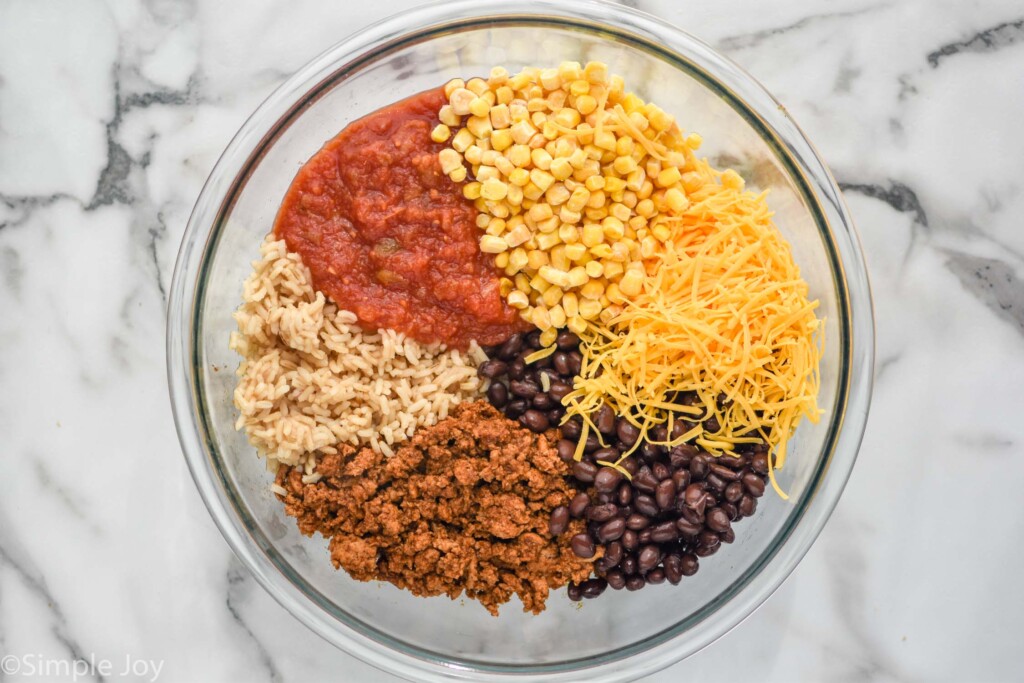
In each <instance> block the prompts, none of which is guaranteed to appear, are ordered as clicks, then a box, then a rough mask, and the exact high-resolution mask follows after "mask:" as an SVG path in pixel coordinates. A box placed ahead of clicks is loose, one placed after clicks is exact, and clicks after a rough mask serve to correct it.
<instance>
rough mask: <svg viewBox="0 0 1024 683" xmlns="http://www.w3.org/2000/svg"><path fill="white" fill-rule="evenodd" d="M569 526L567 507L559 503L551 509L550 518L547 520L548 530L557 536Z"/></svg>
mask: <svg viewBox="0 0 1024 683" xmlns="http://www.w3.org/2000/svg"><path fill="white" fill-rule="evenodd" d="M568 526H569V508H568V507H566V506H565V505H559V506H558V507H556V508H555V509H554V510H552V511H551V520H550V521H549V522H548V531H550V532H551V535H552V536H559V535H561V534H562V533H564V532H565V529H566V527H568Z"/></svg>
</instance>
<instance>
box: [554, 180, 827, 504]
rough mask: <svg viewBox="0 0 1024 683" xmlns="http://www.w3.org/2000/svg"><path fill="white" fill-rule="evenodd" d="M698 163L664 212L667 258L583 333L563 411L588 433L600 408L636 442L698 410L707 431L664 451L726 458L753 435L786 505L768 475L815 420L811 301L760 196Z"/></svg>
mask: <svg viewBox="0 0 1024 683" xmlns="http://www.w3.org/2000/svg"><path fill="white" fill-rule="evenodd" d="M696 165H697V172H698V173H699V174H700V176H701V178H702V179H703V182H702V184H701V185H700V186H699V187H694V188H692V189H691V190H690V191H689V192H688V193H687V197H688V199H689V200H690V204H689V206H688V207H687V208H686V209H685V210H684V211H682V212H681V213H680V214H679V215H678V216H675V217H673V219H674V220H673V239H672V240H670V241H669V243H668V244H667V245H666V249H665V251H664V252H663V253H660V254H658V255H657V256H656V257H655V258H653V259H651V260H650V261H649V262H648V267H647V272H648V276H647V277H646V278H645V280H644V287H643V291H642V293H641V294H639V295H638V296H636V297H635V298H633V299H632V300H629V301H626V302H625V303H624V304H623V308H622V310H621V312H620V313H618V314H617V315H616V316H614V317H613V318H611V319H610V320H608V321H607V322H600V321H595V322H592V323H591V324H590V325H589V326H588V330H587V333H586V334H584V335H583V344H582V346H581V350H582V351H583V357H584V366H583V370H582V373H581V376H580V378H579V379H577V381H576V384H575V388H574V391H573V392H572V393H570V394H569V395H568V396H567V397H566V404H567V405H568V414H569V415H580V416H582V418H583V420H584V423H583V429H584V430H585V432H589V431H591V430H593V431H595V432H596V430H594V425H593V422H592V421H591V419H590V414H591V413H593V412H594V411H596V410H597V409H598V408H600V407H601V405H602V403H608V404H609V405H611V407H612V408H613V409H614V410H615V412H616V413H617V414H620V415H623V416H625V417H626V419H628V420H630V421H631V422H632V423H633V424H634V425H635V426H637V427H638V428H639V429H640V430H641V438H640V439H639V440H638V442H637V443H640V442H641V441H643V440H644V439H646V438H648V436H647V432H648V430H650V429H653V428H654V427H655V426H657V425H660V424H666V425H668V423H669V420H670V419H672V417H673V416H672V415H671V413H670V412H669V411H670V410H671V411H675V412H676V413H681V414H683V415H687V414H694V413H696V414H698V417H694V418H688V419H692V421H694V422H696V421H698V420H699V419H709V418H711V417H714V418H716V419H717V422H718V425H719V428H718V429H717V431H715V432H713V433H709V432H707V431H705V430H704V429H702V428H701V426H700V425H698V426H697V427H696V428H694V429H692V430H690V431H689V432H688V433H687V434H684V435H683V436H682V437H680V438H678V439H676V440H675V441H674V442H670V445H674V444H675V443H681V442H683V441H689V440H690V439H694V443H696V444H697V445H698V446H700V447H701V448H703V449H705V450H706V451H708V452H709V453H711V454H713V455H722V454H734V453H735V449H736V447H737V446H738V445H740V444H744V443H751V442H756V441H758V437H760V438H761V439H764V441H765V443H767V444H768V446H769V448H770V452H771V453H772V457H770V458H769V465H770V470H769V474H770V478H771V482H772V485H773V486H774V487H775V489H776V490H777V491H778V492H779V494H780V495H782V496H783V497H784V498H785V497H786V496H785V493H784V492H783V491H782V490H781V489H780V488H779V486H778V484H777V482H776V480H775V475H774V470H775V469H776V468H779V467H782V465H783V464H784V462H785V459H786V440H787V439H788V438H789V436H790V435H791V434H792V433H793V430H794V429H795V428H796V426H797V423H798V422H799V421H800V420H801V418H803V417H806V418H807V419H809V420H811V421H812V422H816V421H817V420H818V417H819V413H820V411H819V409H818V406H817V394H818V384H819V375H818V363H819V359H820V356H821V350H822V343H823V337H822V333H823V327H822V325H821V321H820V320H818V318H817V317H816V316H815V309H816V308H817V306H818V302H817V301H810V300H809V299H808V288H807V283H806V282H805V281H804V280H803V279H802V278H801V277H800V271H799V269H798V267H797V266H796V264H795V263H794V261H793V258H792V255H791V253H790V248H789V245H788V244H787V243H786V241H785V239H784V238H783V237H782V235H781V234H780V233H779V232H778V230H777V229H776V227H775V226H774V224H773V223H772V221H771V212H770V211H769V209H768V206H767V204H766V202H765V198H764V195H763V194H761V195H755V194H754V193H752V192H748V191H744V190H743V189H742V180H741V179H739V177H738V176H736V174H735V173H734V172H732V171H726V172H725V173H722V172H719V171H716V170H715V169H713V168H711V167H710V165H709V164H708V163H707V162H706V161H704V160H698V161H697V162H696ZM728 174H731V176H730V175H728ZM732 176H735V177H732ZM676 392H696V394H697V396H698V397H699V405H698V406H683V405H676V404H674V403H673V402H672V398H673V397H674V396H675V395H676ZM669 426H671V425H669ZM585 436H586V435H585V434H584V437H583V438H581V439H580V442H581V443H582V442H583V440H584V439H585Z"/></svg>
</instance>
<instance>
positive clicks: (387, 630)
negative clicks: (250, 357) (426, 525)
mask: <svg viewBox="0 0 1024 683" xmlns="http://www.w3.org/2000/svg"><path fill="white" fill-rule="evenodd" d="M563 60H577V61H580V62H586V61H587V60H602V61H605V62H607V63H608V64H609V65H610V67H611V70H612V72H613V73H618V74H621V75H622V76H623V77H625V79H626V84H627V87H628V89H630V90H633V91H635V92H637V93H638V94H639V95H640V96H641V97H643V98H645V99H650V100H653V101H654V102H656V103H658V104H659V105H661V106H662V107H663V108H665V109H666V110H667V111H669V112H671V113H674V114H675V115H676V117H677V120H678V121H680V123H681V124H682V125H683V126H685V128H686V129H687V130H693V131H697V132H699V133H701V134H702V135H703V136H704V140H705V146H704V148H703V149H704V151H705V153H707V154H708V156H709V157H710V158H711V159H712V160H714V161H715V162H716V163H717V164H719V165H722V166H731V167H733V168H736V169H738V170H739V171H740V172H741V173H742V175H743V176H744V177H745V178H746V179H747V182H748V185H749V186H750V187H753V188H756V189H767V190H770V194H769V203H770V205H771V208H772V209H773V210H774V211H775V221H776V223H777V224H778V226H779V229H780V230H781V231H782V232H783V233H784V234H785V235H786V237H787V238H788V239H789V241H790V242H791V244H792V245H793V250H794V254H795V257H796V260H797V262H798V263H799V265H800V267H801V269H802V272H803V275H804V277H805V278H806V279H807V281H808V282H809V284H810V289H811V293H812V296H814V297H817V298H818V299H820V301H821V308H820V314H821V315H822V316H824V318H825V320H826V335H827V344H826V347H825V355H824V358H823V359H822V365H821V397H820V401H821V407H822V408H823V409H824V411H825V412H824V417H823V419H822V420H821V421H820V422H819V423H818V424H816V425H811V424H803V425H802V426H801V427H800V428H799V430H798V432H797V434H796V435H795V437H794V439H793V440H792V442H791V445H790V447H789V457H788V460H787V463H786V467H785V469H784V470H783V471H782V472H780V475H779V480H780V483H781V485H782V486H783V487H784V488H785V489H786V490H787V491H788V492H789V494H790V496H791V498H790V500H789V501H783V500H781V499H779V498H778V497H776V496H774V495H771V494H770V493H769V495H766V496H765V497H764V498H763V499H762V501H761V504H760V506H759V509H758V512H757V514H756V515H755V516H754V517H753V518H752V519H748V520H744V521H743V522H742V523H741V524H739V525H738V527H737V538H736V542H735V543H734V544H732V545H731V546H728V547H725V548H723V549H722V550H721V551H720V552H719V553H718V554H716V555H714V556H713V557H709V558H706V559H704V560H702V561H701V565H702V567H701V571H700V572H698V573H697V574H696V575H695V576H694V577H692V578H688V579H686V580H685V581H684V582H683V584H682V585H680V586H677V587H673V586H669V585H667V584H665V585H660V586H651V587H648V588H645V589H644V590H643V591H640V592H638V593H629V592H626V591H619V592H616V591H607V592H606V593H605V594H604V595H603V596H602V597H601V598H600V599H598V600H593V601H589V602H586V603H585V604H584V605H583V606H582V609H578V608H577V605H576V604H575V603H571V602H569V601H568V600H567V599H566V598H565V595H564V589H563V591H560V592H559V593H556V594H554V595H552V596H551V598H550V600H549V603H548V609H547V611H545V612H544V613H543V614H541V615H540V616H532V615H528V614H524V613H523V612H522V611H521V606H520V605H519V604H517V603H511V604H509V605H507V606H505V607H504V609H503V610H502V612H501V616H500V617H498V618H494V617H491V616H490V615H488V614H487V612H485V611H484V610H483V609H482V608H481V607H480V606H479V605H477V604H475V603H474V602H472V601H468V600H467V601H465V602H463V601H461V600H457V601H452V600H449V599H448V598H445V597H438V598H429V599H424V598H416V597H413V596H412V595H410V594H409V593H406V592H403V591H400V590H398V589H396V588H394V587H393V586H390V585H387V584H382V585H375V584H368V583H359V582H356V581H353V580H351V579H350V578H349V577H348V576H347V575H346V574H345V573H344V572H338V571H335V570H334V569H333V568H332V567H331V564H330V562H329V560H328V553H327V549H326V546H327V543H326V541H325V540H324V539H323V538H321V537H315V538H306V537H304V536H302V535H300V534H299V533H298V531H297V529H296V527H295V524H294V522H293V520H292V519H290V518H288V517H286V516H285V514H284V512H283V510H282V507H281V505H280V504H279V502H278V501H277V500H276V499H275V498H274V497H273V496H272V495H271V493H270V491H269V489H268V485H269V483H270V479H271V478H270V475H269V474H268V473H267V472H266V471H265V468H264V464H263V461H262V460H261V459H259V458H257V456H256V453H255V451H254V450H253V448H252V447H250V446H249V445H248V444H247V443H246V439H245V436H244V435H243V434H241V433H239V432H236V431H235V429H234V421H235V410H234V407H233V406H232V401H231V395H232V390H233V388H234V381H235V376H234V372H233V371H234V369H235V368H236V367H237V365H238V358H237V357H236V356H235V355H234V354H233V353H232V352H231V351H230V350H229V349H228V335H229V333H230V332H231V330H232V329H233V328H234V322H233V320H232V318H231V313H232V311H233V310H234V309H235V307H236V306H237V305H238V303H239V300H240V292H241V286H242V281H243V280H244V278H245V277H246V275H247V274H248V272H249V270H250V262H251V261H252V260H253V259H254V258H256V257H257V254H258V248H259V244H260V241H261V239H262V238H263V236H264V234H265V233H266V232H267V231H268V230H270V228H271V225H272V222H273V219H274V216H275V213H276V211H277V207H278V204H279V202H280V201H281V198H282V196H283V195H284V192H285V190H286V188H287V187H288V185H289V183H290V182H291V180H292V177H293V176H294V174H295V172H296V171H297V170H298V168H299V167H300V166H301V164H302V163H303V162H304V161H305V160H306V159H308V158H309V157H310V156H311V155H312V154H313V153H315V152H316V151H317V149H319V147H320V146H321V144H323V142H325V141H326V140H327V139H329V138H331V137H332V136H334V135H335V134H336V133H337V132H338V131H339V130H341V129H342V128H343V127H344V126H345V125H346V124H347V123H349V122H350V121H352V120H354V119H356V118H358V117H360V116H363V115H364V114H367V113H369V112H371V111H373V110H375V109H377V108H379V107H381V106H384V105H386V104H389V103H391V102H394V101H396V100H398V99H401V98H403V97H406V96H407V95H411V94H413V93H416V92H419V91H422V90H424V89H427V88H430V87H434V86H437V85H439V84H441V83H443V82H445V81H446V80H448V79H449V78H452V77H468V76H472V75H486V74H487V73H488V72H489V70H490V68H491V67H492V66H494V65H499V64H500V65H504V66H505V67H507V68H508V69H509V70H511V71H513V72H514V71H516V70H517V69H519V68H520V67H523V66H527V65H557V64H558V63H559V62H561V61H563ZM873 343H874V330H873V322H872V312H871V297H870V292H869V288H868V282H867V275H866V272H865V268H864V263H863V260H862V255H861V252H860V248H859V245H858V241H857V236H856V234H855V232H854V228H853V225H852V223H851V220H850V217H849V215H848V213H847V211H846V208H845V207H844V205H843V201H842V198H841V196H840V192H839V190H838V188H837V187H836V184H835V182H834V180H833V179H832V177H831V176H830V174H829V172H828V170H827V169H826V168H825V165H824V164H823V163H822V161H821V159H820V158H819V157H818V156H817V154H816V153H815V151H814V149H813V148H812V147H811V145H810V143H809V142H808V141H807V140H806V139H805V138H804V136H803V134H802V133H801V132H800V130H799V128H798V127H797V126H796V124H795V123H794V122H793V121H792V120H791V119H790V118H789V116H788V115H787V113H786V110H785V109H784V108H783V107H782V106H781V105H780V104H779V103H778V102H776V101H775V100H774V99H773V98H772V97H771V96H770V95H769V94H768V93H767V92H766V91H765V90H764V88H762V87H761V86H760V85H759V84H758V83H757V82H755V81H754V79H753V78H751V77H750V76H749V75H747V74H746V73H744V72H743V71H742V70H741V69H739V68H738V67H737V66H736V65H735V64H733V63H731V62H729V61H728V60H726V59H725V58H723V57H722V56H721V55H718V54H716V53H715V52H714V51H712V50H711V49H710V48H709V47H708V46H706V45H705V44H703V43H701V42H700V41H698V40H696V39H694V38H693V37H691V36H689V35H687V34H685V33H683V32H681V31H679V30H678V29H676V28H673V27H672V26H669V25H667V24H665V23H663V22H661V21H659V20H657V19H655V18H653V17H650V16H648V15H645V14H642V13H639V12H636V11H633V10H630V9H628V8H624V7H621V6H617V5H610V4H604V3H596V2H579V1H562V0H559V1H548V0H528V1H526V0H517V2H515V3H504V2H500V3H493V2H489V3H482V2H475V1H474V2H450V3H445V4H443V5H433V6H430V7H426V8H422V9H418V10H415V11H412V12H407V13H404V14H401V15H399V16H396V17H393V18H391V19H388V20H386V21H383V22H381V23H378V24H376V25H374V26H372V27H370V28H368V29H366V30H364V31H361V32H360V33H359V34H357V35H354V36H351V37H349V38H347V39H346V40H344V41H342V42H341V43H339V44H337V45H336V46H334V47H332V48H331V49H330V50H328V51H327V52H326V53H324V54H323V55H321V56H320V57H317V58H316V59H315V60H313V61H312V62H310V63H309V64H307V65H306V66H305V67H303V68H302V69H300V70H299V71H298V73H296V74H295V75H294V76H292V77H291V78H290V79H289V80H288V81H287V82H286V83H285V84H284V85H282V86H281V87H280V88H278V90H277V91H276V92H274V93H273V95H271V96H270V97H269V98H268V99H267V100H266V101H265V102H264V103H263V104H262V105H261V106H260V107H259V109H257V110H256V112H255V113H254V114H253V115H252V117H251V118H250V119H249V120H248V121H247V122H246V123H245V125H244V126H243V127H242V129H241V130H240V131H239V132H238V134H237V135H236V136H235V138H234V139H233V140H232V141H231V144H230V145H228V148H227V150H225V152H224V154H223V156H222V157H221V158H220V161H219V162H218V163H217V165H216V167H215V168H214V170H213V172H212V173H211V175H210V178H209V180H208V181H207V183H206V186H205V188H204V189H203V191H202V194H201V195H200V197H199V199H198V201H197V203H196V206H195V210H194V212H193V214H192V217H191V220H190V221H189V224H188V228H187V230H186V231H185V236H184V239H183V241H182V245H181V250H180V253H179V256H178V262H177V265H176V268H175V273H174V281H173V285H172V289H171V296H170V304H169V313H168V328H167V353H168V373H169V381H170V388H171V398H172V404H173V409H174V416H175V420H176V422H177V428H178V434H179V437H180V439H181V443H182V449H183V450H184V452H185V456H186V458H187V460H188V465H189V468H190V469H191V471H192V475H193V477H194V478H195V482H196V485H197V487H198V488H199V491H200V493H201V494H202V497H203V499H204V501H205V502H206V505H207V507H208V508H209V510H210V514H211V515H213V518H214V520H215V521H216V523H217V525H218V526H219V527H220V530H221V532H222V533H223V534H224V537H225V538H226V539H227V541H228V543H229V544H230V545H231V547H232V549H233V550H234V551H235V553H236V554H237V555H238V557H239V558H240V559H241V560H242V561H243V562H244V563H245V564H246V566H247V567H248V568H249V570H250V571H251V572H252V573H253V575H254V576H255V577H256V578H257V579H258V580H259V582H260V583H261V584H262V585H263V587H264V588H266V589H267V590H268V591H269V592H270V593H271V594H272V595H273V596H274V597H275V598H276V599H277V600H278V601H279V602H280V603H281V604H282V605H284V607H285V608H287V609H288V610H289V611H290V612H292V613H293V614H294V615H295V616H297V617H298V618H299V619H300V620H302V621H303V622H304V623H305V624H307V625H308V626H309V627H310V628H311V629H313V630H314V631H315V632H317V633H318V634H320V635H321V636H323V637H324V638H325V639H326V640H328V641H329V642H331V643H333V644H334V645H337V646H338V647H341V648H343V649H345V650H347V651H348V652H350V653H352V654H354V655H355V656H357V657H360V658H361V659H363V660H365V661H367V662H369V663H371V664H374V665H376V666H379V667H380V668H382V669H386V670H388V671H391V672H393V673H396V674H398V675H402V676H405V677H408V678H411V679H414V680H426V679H438V678H446V679H452V678H455V679H466V680H474V681H479V680H489V679H496V678H506V677H509V676H513V677H515V676H518V677H522V678H527V679H533V680H545V681H552V680H584V679H585V680H588V681H603V680H619V679H623V678H632V677H635V676H640V675H642V674H645V673H649V672H651V671H654V670H657V669H659V668H662V667H664V666H667V665H668V664H671V663H672V662H675V661H677V660H679V659H681V658H683V657H685V656H687V655H690V654H692V653H693V652H695V651H697V650H698V649H700V648H702V647H704V646H705V645H707V644H708V643H710V642H712V641H713V640H714V639H716V638H718V637H719V636H721V635H722V634H723V633H725V632H726V631H727V630H729V629H730V628H732V627H733V626H735V625H736V624H737V623H739V622H740V621H741V620H742V619H743V618H745V617H746V616H747V615H749V614H750V613H751V612H752V611H753V610H754V609H755V608H756V607H757V606H758V605H759V604H761V603H762V602H763V601H764V600H765V599H766V598H767V597H768V596H769V595H770V594H771V593H772V591H774V590H775V589H776V588H777V587H778V586H779V585H780V584H781V583H782V581H783V580H784V579H785V578H786V576H788V575H789V573H790V572H791V571H792V570H793V568H794V567H795V566H796V564H797V562H799V560H800V559H801V558H802V557H803V555H804V554H805V553H806V552H807V550H808V548H809V547H810V545H811V543H812V542H813V541H814V539H815V538H816V537H817V535H818V533H819V532H820V531H821V529H822V526H823V525H824V524H825V521H826V520H827V518H828V516H829V514H830V513H831V511H832V509H833V507H834V506H835V504H836V502H837V500H838V498H839V496H840V493H841V492H842V490H843V486H844V485H845V483H846V480H847V477H848V476H849V474H850V469H851V468H852V467H853V463H854V460H855V458H856V453H857V449H858V447H859V445H860V440H861V435H862V433H863V429H864V423H865V420H866V417H867V410H868V404H869V400H870V390H871V376H872V367H873Z"/></svg>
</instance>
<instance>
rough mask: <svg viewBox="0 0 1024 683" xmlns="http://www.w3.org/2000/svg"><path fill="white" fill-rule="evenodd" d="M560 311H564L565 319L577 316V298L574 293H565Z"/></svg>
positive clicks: (578, 309)
mask: <svg viewBox="0 0 1024 683" xmlns="http://www.w3.org/2000/svg"><path fill="white" fill-rule="evenodd" d="M562 310H563V311H565V317H566V318H569V319H572V318H574V317H576V316H577V315H579V312H580V307H579V297H577V296H576V294H575V293H574V292H566V293H565V294H563V295H562Z"/></svg>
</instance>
